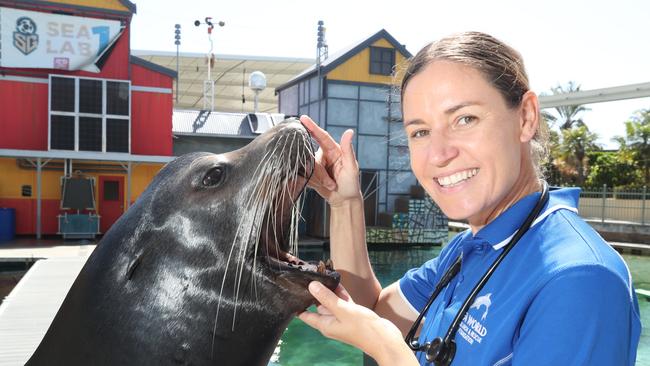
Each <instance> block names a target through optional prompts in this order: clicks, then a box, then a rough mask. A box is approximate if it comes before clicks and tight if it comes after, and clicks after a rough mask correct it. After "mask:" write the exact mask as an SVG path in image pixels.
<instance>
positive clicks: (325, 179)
mask: <svg viewBox="0 0 650 366" xmlns="http://www.w3.org/2000/svg"><path fill="white" fill-rule="evenodd" d="M323 160H324V157H323V150H321V149H318V151H316V165H315V166H314V174H313V176H312V177H311V179H310V181H312V180H313V181H314V183H315V184H316V185H321V186H323V187H325V188H327V189H329V190H330V191H333V190H335V189H336V182H335V181H334V179H332V177H331V176H330V173H329V172H328V171H327V169H326V167H325V164H327V162H326V161H323ZM314 183H312V185H314ZM314 188H317V187H314Z"/></svg>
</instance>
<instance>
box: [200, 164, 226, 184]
mask: <svg viewBox="0 0 650 366" xmlns="http://www.w3.org/2000/svg"><path fill="white" fill-rule="evenodd" d="M222 178H223V168H222V167H220V166H216V167H214V168H211V169H210V170H208V172H207V173H205V176H204V177H203V185H204V186H206V187H213V186H216V185H217V184H219V183H221V180H222Z"/></svg>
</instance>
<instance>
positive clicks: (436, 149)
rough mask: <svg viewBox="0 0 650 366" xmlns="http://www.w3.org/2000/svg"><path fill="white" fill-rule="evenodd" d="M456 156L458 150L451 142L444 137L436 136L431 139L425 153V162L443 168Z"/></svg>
mask: <svg viewBox="0 0 650 366" xmlns="http://www.w3.org/2000/svg"><path fill="white" fill-rule="evenodd" d="M456 156H458V148H457V147H456V146H455V145H454V144H453V142H452V141H450V140H449V139H446V138H445V137H444V136H437V137H434V138H432V139H431V141H430V144H429V149H428V151H427V161H428V163H429V164H431V165H435V166H439V167H444V166H446V165H448V164H449V163H450V162H451V161H452V160H453V159H454V158H455V157H456Z"/></svg>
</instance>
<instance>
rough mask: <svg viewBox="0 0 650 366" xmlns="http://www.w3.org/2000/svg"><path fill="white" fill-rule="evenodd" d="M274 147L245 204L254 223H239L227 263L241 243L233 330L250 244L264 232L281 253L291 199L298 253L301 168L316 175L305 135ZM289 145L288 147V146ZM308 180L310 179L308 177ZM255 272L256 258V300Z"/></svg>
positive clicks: (258, 170) (261, 165)
mask: <svg viewBox="0 0 650 366" xmlns="http://www.w3.org/2000/svg"><path fill="white" fill-rule="evenodd" d="M297 139H298V140H297ZM274 145H275V146H274V147H273V148H272V149H268V150H267V151H266V153H265V155H264V156H263V158H262V159H260V161H259V163H258V164H257V166H256V168H255V170H254V173H253V176H255V177H256V182H255V184H254V186H255V188H254V192H253V194H251V195H250V196H249V197H248V198H247V201H246V205H245V207H247V209H248V210H249V212H251V211H253V215H251V216H249V218H252V220H249V221H250V222H244V220H242V221H240V223H239V225H238V227H237V231H236V235H235V238H234V240H233V245H232V247H231V250H230V252H229V255H228V260H227V263H226V268H229V266H230V263H231V261H232V255H233V254H234V247H235V245H236V244H238V242H239V243H240V244H241V245H239V248H240V252H239V253H238V255H237V258H238V260H237V261H236V262H237V268H236V270H235V279H234V284H233V285H234V286H235V289H234V290H235V301H234V310H233V321H232V329H233V330H234V327H235V323H236V316H237V309H238V304H239V294H240V290H241V282H242V279H243V278H242V277H243V270H244V267H245V262H246V255H247V253H248V252H249V248H248V246H249V244H250V241H251V240H255V238H258V239H259V238H260V233H262V232H263V233H265V234H264V235H266V237H267V239H271V238H273V239H274V240H275V243H274V244H275V245H276V251H277V253H281V252H282V251H281V249H280V246H279V244H280V240H279V238H280V237H284V235H285V234H284V233H283V230H281V229H282V228H281V227H278V224H279V222H280V221H279V220H278V213H279V218H280V219H281V220H283V218H284V216H285V208H286V206H287V203H286V202H287V200H288V199H289V201H290V206H289V208H290V215H291V216H290V221H289V224H290V225H289V232H288V233H287V234H288V235H287V236H288V241H289V243H288V244H289V247H290V250H291V251H293V252H294V253H297V250H298V225H299V222H300V219H301V217H302V216H301V209H302V207H303V204H304V200H303V199H302V198H301V197H300V196H299V197H298V198H297V199H295V200H294V199H293V196H294V195H295V194H296V193H297V192H296V190H297V186H298V177H299V172H300V171H301V168H302V170H303V171H304V172H305V174H307V173H308V171H309V173H308V174H309V175H311V174H312V173H313V162H312V164H311V165H310V164H309V162H310V161H309V160H310V159H311V160H312V161H313V159H314V153H313V146H311V145H310V144H309V141H308V140H307V139H306V138H305V136H304V135H302V134H300V133H293V134H287V135H282V136H280V137H279V138H278V139H277V140H276V141H275V144H274ZM287 145H289V146H288V147H287ZM294 145H295V146H294ZM294 157H295V159H294ZM287 158H288V159H289V163H290V164H286V163H287V162H286V159H287ZM305 178H307V179H308V177H305ZM305 189H306V185H305V187H303V189H302V191H303V192H304V190H305ZM271 235H272V236H271ZM268 244H269V243H268V242H266V245H268ZM259 245H260V240H255V242H254V251H253V253H257V252H258V251H259ZM278 265H279V264H278ZM256 273H257V256H256V255H254V256H253V271H252V272H251V277H252V283H253V291H254V293H255V296H256V298H257V278H256V277H257V276H255V274H256ZM225 282H226V276H224V279H223V280H222V284H221V289H220V293H219V303H218V307H217V314H216V317H215V328H214V331H213V343H214V337H215V335H216V325H217V322H218V315H219V310H220V306H221V299H222V296H223V290H224V287H225Z"/></svg>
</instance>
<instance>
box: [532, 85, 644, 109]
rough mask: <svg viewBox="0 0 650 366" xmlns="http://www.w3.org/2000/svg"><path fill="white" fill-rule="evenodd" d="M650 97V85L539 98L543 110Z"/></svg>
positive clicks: (624, 86) (584, 91)
mask: <svg viewBox="0 0 650 366" xmlns="http://www.w3.org/2000/svg"><path fill="white" fill-rule="evenodd" d="M645 97H650V83H641V84H630V85H623V86H615V87H611V88H602V89H592V90H581V91H577V92H572V93H562V94H555V95H543V96H540V97H539V104H540V107H541V108H542V109H544V108H554V107H563V106H569V105H581V104H592V103H604V102H612V101H616V100H626V99H636V98H645Z"/></svg>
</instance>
